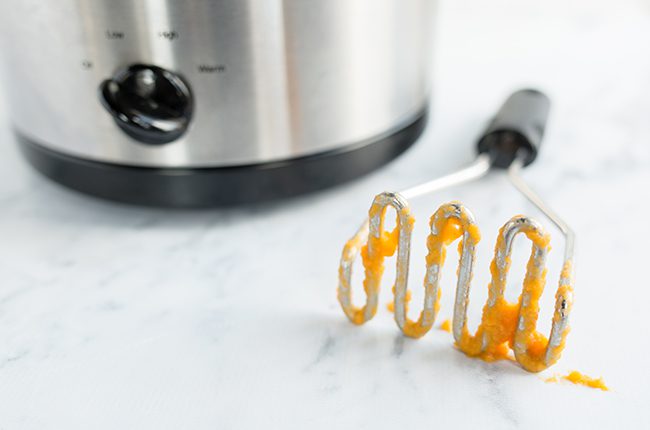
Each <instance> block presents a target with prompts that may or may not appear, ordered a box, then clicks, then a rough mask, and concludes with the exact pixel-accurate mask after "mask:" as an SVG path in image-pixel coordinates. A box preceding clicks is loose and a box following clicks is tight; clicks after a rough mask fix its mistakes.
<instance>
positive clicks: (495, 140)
mask: <svg viewBox="0 0 650 430" xmlns="http://www.w3.org/2000/svg"><path fill="white" fill-rule="evenodd" d="M550 107H551V101H550V100H549V98H548V97H547V96H546V95H545V94H544V93H542V92H541V91H537V90H533V89H525V90H519V91H516V92H514V93H512V94H511V95H510V97H508V99H507V100H506V101H505V103H503V106H501V109H499V112H497V114H496V116H495V117H494V119H493V120H492V122H491V123H490V125H489V126H488V128H487V130H485V132H484V133H483V135H482V137H481V138H480V140H479V141H478V152H479V153H480V154H483V153H488V154H490V158H491V162H492V166H493V167H500V168H502V169H505V168H508V167H509V166H510V164H512V162H513V161H514V160H515V157H516V156H517V153H518V152H519V151H523V153H524V166H528V165H529V164H530V163H532V162H533V161H534V160H535V158H536V157H537V151H538V150H539V147H540V145H541V144H542V137H543V136H544V128H545V126H546V120H547V119H548V112H549V110H550Z"/></svg>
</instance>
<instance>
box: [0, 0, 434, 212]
mask: <svg viewBox="0 0 650 430" xmlns="http://www.w3.org/2000/svg"><path fill="white" fill-rule="evenodd" d="M433 6H434V2H433V0H284V1H283V0H185V1H180V0H56V1H44V0H4V1H2V2H1V5H0V25H1V28H2V30H1V31H2V37H0V43H1V51H0V53H1V55H2V66H3V67H2V69H1V70H2V75H3V78H4V82H5V84H6V90H7V91H6V93H7V94H8V97H9V106H10V115H11V119H12V122H13V126H14V127H15V132H16V135H17V136H18V138H19V141H20V144H21V148H22V149H23V152H24V154H25V155H26V157H27V159H28V160H29V161H30V162H31V164H33V165H34V166H35V167H36V168H37V169H38V170H39V171H41V172H42V173H44V174H45V175H47V176H49V177H50V178H52V179H54V180H55V181H58V182H60V183H62V184H64V185H67V186H69V187H72V188H75V189H77V190H80V191H84V192H87V193H91V194H95V195H98V196H102V197H107V198H111V199H115V200H119V201H124V202H132V203H139V204H152V205H166V206H209V205H219V204H229V203H237V202H243V201H259V200H262V199H268V198H273V197H277V196H285V195H292V194H296V193H300V192H304V191H308V190H313V189H318V188H322V187H325V186H328V185H332V184H336V183H340V182H342V181H345V180H348V179H350V178H353V177H356V176H358V175H361V174H363V173H366V172H368V171H370V170H372V169H373V168H376V167H378V166H380V165H382V164H384V163H385V162H387V161H388V160H390V159H392V158H393V157H395V156H396V155H398V154H399V153H401V152H402V151H404V150H405V149H406V148H407V147H409V146H410V145H411V144H412V143H413V141H414V140H415V139H416V138H417V137H418V135H419V133H420V132H421V130H422V128H423V125H424V123H425V118H426V110H427V98H428V90H429V75H430V73H429V67H428V63H429V54H430V35H431V29H432V21H431V20H432V13H433V10H432V9H433Z"/></svg>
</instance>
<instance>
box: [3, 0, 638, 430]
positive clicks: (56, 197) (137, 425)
mask: <svg viewBox="0 0 650 430" xmlns="http://www.w3.org/2000/svg"><path fill="white" fill-rule="evenodd" d="M439 12H440V15H439V27H438V36H439V37H438V40H437V47H438V50H437V52H436V85H435V94H434V99H433V117H432V122H431V124H430V125H431V126H430V127H429V128H428V129H427V131H426V133H425V135H424V136H423V137H422V139H421V141H420V142H419V143H418V144H417V145H416V146H415V147H414V148H413V149H412V150H410V151H409V152H408V153H406V154H405V155H404V156H402V157H401V158H399V159H398V160H397V161H395V162H394V163H392V164H390V165H389V166H387V167H386V168H384V169H382V170H380V171H379V172H377V173H375V174H373V175H370V176H368V177H366V178H364V179H362V180H359V181H356V182H354V183H352V184H349V185H346V186H343V187H339V188H336V189H333V190H329V191H327V192H323V193H319V194H317V195H311V196H307V197H303V198H298V199H294V200H291V201H286V202H279V203H277V204H273V205H264V206H257V207H251V208H243V209H229V210H206V211H163V210H153V209H142V208H136V207H128V206H122V205H118V204H113V203H110V202H105V201H100V200H96V199H93V198H89V197H85V196H83V195H80V194H77V193H74V192H71V191H68V190H66V189H63V188H61V187H59V186H57V185H54V184H52V183H51V182H49V181H47V180H45V179H43V178H42V177H41V176H39V175H38V174H36V173H34V172H33V171H32V170H31V169H30V168H29V167H28V166H27V165H26V163H25V162H24V161H23V160H22V159H21V158H20V157H19V154H18V151H17V149H16V146H15V144H14V142H13V138H12V136H11V135H10V132H9V124H8V123H7V120H6V117H7V115H6V113H7V111H8V109H9V108H10V107H9V106H7V105H6V103H2V104H0V243H1V244H0V273H1V274H2V283H1V284H0V345H1V346H0V429H46V428H48V429H50V428H51V429H88V428H106V429H126V428H133V429H144V428H152V429H167V428H169V429H179V428H187V429H204V428H205V429H208V428H211V429H213V428H219V429H229V428H261V427H262V426H266V427H270V428H309V429H312V428H313V429H320V428H327V429H331V428H335V429H344V428H361V429H366V428H367V429H370V428H376V429H383V428H397V426H398V425H401V424H403V425H404V427H403V428H413V429H417V428H427V427H431V428H473V427H478V426H484V427H485V428H495V429H504V428H526V429H531V428H549V427H550V426H551V425H558V426H559V427H560V428H595V427H609V428H614V427H617V428H641V427H646V428H647V426H648V425H649V424H648V422H649V421H650V410H649V408H648V405H650V367H649V366H648V363H649V360H650V358H649V355H650V340H649V338H648V330H649V329H648V327H650V326H649V324H650V322H649V321H650V320H649V319H648V302H649V301H650V288H648V287H649V285H648V283H649V281H648V276H647V271H646V269H645V268H644V267H643V266H644V265H645V264H648V263H647V257H648V255H649V254H648V251H647V248H646V247H647V245H646V241H647V240H648V239H649V238H650V237H649V235H650V227H649V226H650V224H649V223H648V222H647V220H646V217H647V215H648V213H649V211H650V191H649V188H650V53H649V51H648V49H649V46H650V3H648V2H647V1H644V0H636V1H635V0H628V1H620V2H605V1H595V2H594V1H589V2H587V1H579V2H578V1H576V2H562V1H560V0H553V1H547V2H532V1H525V2H520V1H505V0H497V1H493V2H490V5H489V6H488V5H487V4H485V2H481V1H479V0H468V1H463V2H453V1H443V2H442V4H441V7H440V10H439ZM522 85H535V86H538V87H540V88H543V89H544V90H546V91H547V92H548V93H549V94H550V95H551V98H552V100H553V102H554V107H553V112H552V118H551V122H550V124H549V127H548V130H547V135H546V139H545V145H544V148H543V151H542V153H541V155H540V157H539V159H538V161H537V162H536V164H535V165H533V166H531V167H530V168H528V169H527V170H526V171H525V177H526V179H527V180H528V181H529V183H530V184H531V185H532V186H534V188H535V189H536V190H538V191H539V193H540V194H541V195H543V196H545V197H546V199H547V200H548V201H549V203H550V204H552V206H553V207H555V208H556V209H557V211H558V212H560V213H561V214H562V215H563V216H564V217H565V218H566V220H567V221H568V222H569V223H570V224H571V225H572V226H573V227H574V228H575V230H576V232H577V238H578V242H577V245H578V257H577V283H576V293H575V297H576V302H575V308H574V312H573V315H572V327H573V330H572V332H571V334H570V337H569V340H568V346H567V348H566V350H565V353H564V355H563V358H562V360H561V361H560V362H559V363H558V364H557V365H556V366H554V367H553V368H551V369H549V370H548V371H546V372H543V373H542V374H539V375H535V374H530V373H527V372H525V371H523V370H521V369H520V368H519V367H517V366H516V365H514V364H512V363H506V362H500V363H493V364H488V363H484V362H481V361H477V360H473V359H469V358H467V357H466V356H465V355H463V354H462V353H460V352H459V351H457V350H455V349H454V348H453V346H452V340H451V336H450V335H449V334H448V333H445V332H443V331H440V330H432V332H430V333H429V334H428V335H427V336H425V337H424V338H422V339H420V340H418V341H414V340H411V339H404V338H403V337H402V336H401V335H400V334H399V333H398V330H397V327H396V326H395V324H394V322H393V321H392V315H391V314H390V313H389V312H388V311H387V310H386V309H385V306H384V304H385V303H387V302H388V301H389V300H390V293H389V291H388V290H389V288H388V287H385V288H384V290H385V291H383V292H382V305H381V309H380V312H379V313H378V315H377V317H376V318H375V319H374V320H373V321H371V322H370V323H368V324H366V325H365V326H363V327H355V326H353V325H351V324H350V323H349V322H348V321H347V320H346V319H345V317H344V316H343V314H342V312H341V310H340V309H339V306H338V304H337V302H336V295H335V289H336V282H337V276H336V270H337V265H338V259H339V255H340V251H341V247H342V245H343V243H344V241H345V240H346V239H347V238H348V236H349V235H351V234H352V233H353V231H354V229H355V228H356V227H357V226H358V224H359V223H360V221H361V219H362V218H363V216H364V213H365V211H366V210H367V207H368V205H369V203H370V201H371V199H372V196H373V195H374V194H376V193H377V192H379V191H381V190H384V189H400V188H402V187H405V186H408V185H411V184H414V183H418V182H421V181H425V180H427V179H429V178H431V177H434V176H436V175H439V174H442V173H444V172H448V171H450V170H452V169H454V168H455V167H457V166H461V165H463V164H464V163H467V162H468V161H470V160H471V159H472V157H473V144H474V143H473V142H474V139H475V137H476V136H477V134H478V133H479V132H480V130H481V128H482V127H483V125H484V124H485V121H486V120H487V118H488V117H489V116H490V115H491V114H492V113H493V112H494V110H495V109H496V107H497V106H498V105H499V103H501V101H502V99H503V98H504V97H505V96H506V95H507V94H508V92H509V91H510V90H512V89H515V88H518V87H519V86H522ZM450 199H460V200H463V201H464V202H466V204H467V205H468V206H469V207H471V208H472V209H473V211H474V213H475V215H476V216H477V218H478V221H479V223H480V225H481V227H482V231H483V236H484V240H483V242H482V243H481V244H480V245H479V247H480V252H479V261H478V267H477V270H476V271H477V274H476V278H475V281H474V284H473V285H474V287H473V290H472V296H471V297H472V298H471V304H470V308H471V309H470V320H471V324H473V325H474V326H475V325H476V323H477V321H478V318H479V316H480V308H481V306H482V303H483V300H484V298H485V296H486V291H485V290H486V288H485V286H486V285H487V274H488V273H487V272H488V264H489V259H490V254H491V249H492V247H493V245H494V240H495V236H496V232H497V229H498V227H499V226H500V225H501V224H502V223H504V222H505V221H506V220H507V219H508V218H509V217H510V216H511V215H514V214H516V213H521V212H524V213H529V214H531V215H535V216H538V217H540V215H539V214H538V213H537V212H536V211H535V210H534V209H533V208H532V207H531V206H530V205H529V204H528V203H527V202H526V201H525V200H524V199H523V198H522V197H520V196H519V195H517V194H516V192H515V191H514V190H513V189H512V188H511V187H510V186H509V184H508V183H507V182H506V180H505V179H504V178H503V177H502V176H500V175H498V174H495V175H492V176H490V177H488V178H487V179H485V180H484V181H481V182H478V183H475V184H473V185H471V186H463V187H460V188H457V189H455V190H453V191H451V192H446V193H440V194H438V195H435V196H431V197H428V198H424V199H421V200H418V201H417V202H414V210H415V215H416V216H417V219H418V224H417V225H416V232H415V238H414V248H415V249H414V257H413V269H412V276H413V281H412V282H411V288H412V289H413V290H414V295H415V297H416V299H417V298H418V297H421V293H422V291H421V279H422V274H423V271H424V267H423V266H424V262H423V259H422V256H423V255H424V252H425V250H424V248H425V243H424V238H425V234H426V227H425V224H426V220H427V219H428V216H429V215H430V214H431V213H433V211H434V210H435V208H436V207H437V205H439V204H440V203H443V202H444V201H447V200H450ZM540 219H541V218H540ZM543 221H544V222H545V224H546V225H548V222H546V221H545V220H543ZM551 231H552V233H553V234H554V236H553V237H554V241H553V243H554V245H555V249H554V252H552V256H551V258H550V261H549V278H548V279H549V288H548V289H547V292H546V293H545V297H544V303H543V310H542V315H541V322H540V324H541V327H542V328H544V329H545V330H546V329H547V328H548V327H549V325H550V314H551V311H550V307H551V305H550V303H551V296H552V295H553V293H554V289H555V286H556V284H557V279H558V273H559V267H558V265H559V255H560V254H561V247H562V241H561V237H560V235H559V233H558V232H557V231H555V230H551ZM526 252H527V248H526V244H525V243H524V241H523V240H521V243H518V248H517V250H516V251H515V258H514V263H513V266H514V267H513V271H512V276H511V278H510V279H511V281H512V282H511V283H512V285H510V286H509V287H508V295H509V297H515V296H516V295H517V289H518V288H519V283H520V281H521V277H522V275H523V261H524V259H525V257H526V256H525V254H526ZM454 253H455V251H453V252H451V254H450V259H449V260H450V261H453V260H454V259H455V256H454ZM452 266H453V265H452V264H449V265H448V266H446V269H445V275H444V276H445V278H444V279H443V289H444V290H443V306H442V310H441V315H440V318H441V319H442V318H445V317H449V316H450V315H451V300H452V297H451V296H452V289H453V287H452V283H453V281H452V278H453V274H454V271H455V267H452ZM358 280H359V279H357V281H358ZM356 288H357V290H356V291H357V299H359V298H360V297H359V295H360V294H361V288H360V286H359V285H358V284H357V287H356ZM414 303H417V300H416V301H415V302H414ZM415 306H416V305H414V307H415ZM441 319H440V320H441ZM570 369H578V370H581V371H583V372H585V373H587V374H590V375H594V376H601V375H602V376H603V377H604V378H605V380H606V382H607V383H608V384H609V385H610V387H611V391H610V392H601V391H599V390H591V389H587V388H584V387H579V386H574V385H570V384H549V383H545V382H544V381H543V378H546V377H548V376H550V375H553V374H556V373H565V372H566V371H568V370H570Z"/></svg>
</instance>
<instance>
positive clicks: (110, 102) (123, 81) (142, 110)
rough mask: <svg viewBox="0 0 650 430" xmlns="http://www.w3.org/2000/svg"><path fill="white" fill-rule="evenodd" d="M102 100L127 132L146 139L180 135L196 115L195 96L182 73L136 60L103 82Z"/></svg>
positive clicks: (163, 139)
mask: <svg viewBox="0 0 650 430" xmlns="http://www.w3.org/2000/svg"><path fill="white" fill-rule="evenodd" d="M99 93H100V99H101V101H102V104H103V105H104V107H105V108H106V110H108V112H110V114H111V115H112V116H113V119H114V120H115V122H116V123H117V125H118V126H120V128H121V129H122V130H124V132H125V133H126V134H128V135H129V136H131V137H132V138H133V139H136V140H138V141H140V142H143V143H149V144H154V145H156V144H163V143H168V142H171V141H173V140H176V139H178V138H179V137H181V136H182V135H183V133H185V131H186V130H187V128H188V126H189V124H190V120H191V119H192V110H193V100H192V93H191V92H190V88H189V86H188V85H187V84H186V83H185V82H184V81H183V79H181V77H180V76H178V75H176V74H174V73H172V72H170V71H169V70H165V69H162V68H160V67H157V66H148V65H144V64H134V65H132V66H129V67H127V68H126V69H123V70H120V71H119V72H118V73H116V74H115V76H114V77H113V78H112V79H107V80H106V81H104V82H102V84H101V86H100V88H99Z"/></svg>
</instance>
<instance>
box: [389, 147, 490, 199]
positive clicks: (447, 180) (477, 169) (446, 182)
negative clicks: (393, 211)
mask: <svg viewBox="0 0 650 430" xmlns="http://www.w3.org/2000/svg"><path fill="white" fill-rule="evenodd" d="M489 170H490V157H489V155H487V154H481V155H479V156H478V157H476V160H474V162H473V163H472V164H470V165H469V166H467V167H465V168H463V169H460V170H458V171H456V172H454V173H450V174H449V175H446V176H443V177H441V178H437V179H433V180H431V181H429V182H425V183H423V184H420V185H416V186H414V187H411V188H408V189H406V190H404V191H401V192H400V194H401V195H402V196H403V197H404V198H405V199H412V198H414V197H420V196H422V195H424V194H429V193H432V192H434V191H440V190H442V189H445V188H449V187H451V186H454V185H460V184H464V183H465V182H469V181H472V180H474V179H478V178H480V177H482V176H485V174H486V173H487V172H488V171H489Z"/></svg>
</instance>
